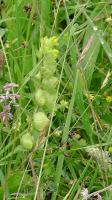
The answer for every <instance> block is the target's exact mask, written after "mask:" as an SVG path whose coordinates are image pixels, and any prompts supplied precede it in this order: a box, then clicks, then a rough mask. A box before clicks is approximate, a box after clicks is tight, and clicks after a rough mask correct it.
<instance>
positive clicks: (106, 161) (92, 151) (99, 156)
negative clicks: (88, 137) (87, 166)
mask: <svg viewBox="0 0 112 200" xmlns="http://www.w3.org/2000/svg"><path fill="white" fill-rule="evenodd" d="M86 151H87V152H88V154H89V155H90V156H91V157H92V158H93V159H94V160H95V161H97V163H98V164H99V165H100V166H101V168H102V169H108V168H109V166H110V163H111V162H112V161H111V158H110V157H109V154H108V151H104V150H102V149H99V148H95V147H87V150H86Z"/></svg>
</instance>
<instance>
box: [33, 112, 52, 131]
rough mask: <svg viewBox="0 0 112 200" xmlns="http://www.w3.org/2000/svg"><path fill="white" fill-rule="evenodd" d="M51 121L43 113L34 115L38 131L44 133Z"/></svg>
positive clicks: (34, 122)
mask: <svg viewBox="0 0 112 200" xmlns="http://www.w3.org/2000/svg"><path fill="white" fill-rule="evenodd" d="M49 122H50V121H49V119H48V118H47V116H46V114H45V113H43V112H37V113H34V115H33V125H34V127H35V129H37V130H38V131H43V130H45V129H46V128H47V127H48V126H49Z"/></svg>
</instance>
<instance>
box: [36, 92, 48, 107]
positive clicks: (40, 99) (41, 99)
mask: <svg viewBox="0 0 112 200" xmlns="http://www.w3.org/2000/svg"><path fill="white" fill-rule="evenodd" d="M35 100H36V102H37V104H38V106H40V107H41V106H44V105H45V103H46V95H45V91H44V90H42V89H38V90H37V92H36V93H35Z"/></svg>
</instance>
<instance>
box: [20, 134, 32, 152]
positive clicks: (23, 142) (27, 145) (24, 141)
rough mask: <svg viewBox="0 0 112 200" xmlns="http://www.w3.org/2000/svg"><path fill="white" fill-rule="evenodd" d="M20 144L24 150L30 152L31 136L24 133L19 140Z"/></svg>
mask: <svg viewBox="0 0 112 200" xmlns="http://www.w3.org/2000/svg"><path fill="white" fill-rule="evenodd" d="M20 143H21V145H22V146H23V147H24V148H25V149H28V150H30V149H32V147H33V137H32V136H31V134H30V133H26V134H25V135H23V136H22V138H21V139H20Z"/></svg>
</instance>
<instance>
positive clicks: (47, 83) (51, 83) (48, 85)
mask: <svg viewBox="0 0 112 200" xmlns="http://www.w3.org/2000/svg"><path fill="white" fill-rule="evenodd" d="M57 84H58V79H57V78H56V77H55V76H53V77H51V78H49V79H43V81H42V85H43V87H44V89H46V90H47V91H51V90H54V89H55V88H56V86H57Z"/></svg>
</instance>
